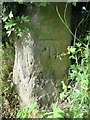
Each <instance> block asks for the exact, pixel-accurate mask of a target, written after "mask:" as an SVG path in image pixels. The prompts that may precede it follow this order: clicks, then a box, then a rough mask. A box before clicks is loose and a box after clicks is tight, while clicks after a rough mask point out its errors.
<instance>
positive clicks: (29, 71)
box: [13, 3, 71, 108]
mask: <svg viewBox="0 0 90 120" xmlns="http://www.w3.org/2000/svg"><path fill="white" fill-rule="evenodd" d="M65 4H66V3H50V4H49V5H47V6H46V7H35V6H31V5H28V7H27V9H26V12H25V13H26V14H25V15H28V16H29V17H30V20H31V24H32V27H33V28H34V29H35V32H29V31H26V32H25V33H24V34H23V36H22V38H21V39H16V40H15V64H14V69H13V81H14V84H16V87H17V90H18V92H19V95H20V97H21V100H22V105H23V106H26V107H29V106H30V105H31V102H32V100H35V102H36V103H37V105H40V107H43V108H48V107H50V106H51V104H52V103H54V102H56V101H57V100H58V99H59V94H60V91H61V81H62V80H64V81H65V80H67V72H68V67H69V64H70V62H69V59H68V56H64V57H63V58H62V59H60V58H59V57H58V55H59V54H61V53H62V52H66V51H67V46H68V45H70V42H71V35H70V33H69V31H68V30H67V28H66V27H65V26H64V25H63V23H62V22H61V21H60V19H59V17H58V15H57V12H56V5H57V6H58V8H59V12H60V13H61V15H62V16H63V14H64V9H65ZM70 15H71V7H70V5H69V6H68V8H67V13H66V19H67V22H68V26H69V27H70V18H71V16H70Z"/></svg>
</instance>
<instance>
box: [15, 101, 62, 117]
mask: <svg viewBox="0 0 90 120" xmlns="http://www.w3.org/2000/svg"><path fill="white" fill-rule="evenodd" d="M63 117H64V112H63V111H62V110H61V108H60V107H59V106H57V103H55V104H53V107H52V112H48V111H46V110H39V109H38V108H37V107H36V104H35V102H34V101H33V102H32V104H31V107H30V108H23V109H21V110H19V112H18V113H17V117H16V118H63Z"/></svg>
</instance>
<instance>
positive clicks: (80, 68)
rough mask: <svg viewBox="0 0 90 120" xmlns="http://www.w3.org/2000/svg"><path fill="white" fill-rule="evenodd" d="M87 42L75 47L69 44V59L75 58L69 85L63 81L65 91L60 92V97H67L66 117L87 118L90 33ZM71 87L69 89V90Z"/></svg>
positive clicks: (70, 71) (86, 38) (70, 72)
mask: <svg viewBox="0 0 90 120" xmlns="http://www.w3.org/2000/svg"><path fill="white" fill-rule="evenodd" d="M84 41H85V43H83V44H82V43H80V42H78V43H76V44H75V47H73V46H69V47H68V48H67V49H68V52H67V53H65V54H63V53H62V55H61V56H60V57H63V56H64V55H66V54H69V55H70V56H69V59H71V61H72V60H74V64H72V65H71V67H70V69H69V75H68V82H69V84H68V86H67V85H65V84H64V82H63V83H62V85H63V92H62V93H61V94H60V99H61V100H65V99H66V97H67V96H68V97H67V100H68V102H67V104H66V108H68V113H67V115H66V117H71V118H87V117H88V114H89V113H88V110H89V106H90V98H89V92H88V91H89V84H90V82H89V80H88V79H89V54H90V49H89V46H90V33H88V34H87V35H86V37H85V39H84ZM68 88H69V91H68Z"/></svg>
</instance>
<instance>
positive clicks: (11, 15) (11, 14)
mask: <svg viewBox="0 0 90 120" xmlns="http://www.w3.org/2000/svg"><path fill="white" fill-rule="evenodd" d="M9 18H10V19H11V18H13V13H12V11H10V13H9Z"/></svg>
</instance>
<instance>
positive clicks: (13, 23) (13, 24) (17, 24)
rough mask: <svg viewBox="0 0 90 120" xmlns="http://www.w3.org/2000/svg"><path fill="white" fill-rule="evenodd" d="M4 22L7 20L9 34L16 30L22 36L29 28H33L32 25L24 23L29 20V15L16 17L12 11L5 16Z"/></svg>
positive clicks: (6, 25) (5, 26)
mask: <svg viewBox="0 0 90 120" xmlns="http://www.w3.org/2000/svg"><path fill="white" fill-rule="evenodd" d="M2 19H3V22H5V25H4V28H5V29H6V31H7V32H6V33H7V34H8V36H10V35H11V33H12V32H13V31H14V32H15V33H16V35H17V36H18V37H22V34H23V32H24V31H25V30H26V29H28V30H32V29H31V28H30V27H28V26H26V25H23V24H22V23H26V22H29V18H28V16H23V15H22V16H21V17H19V16H17V17H15V18H14V16H13V13H12V11H10V13H9V15H8V16H7V17H5V16H3V18H2Z"/></svg>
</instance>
